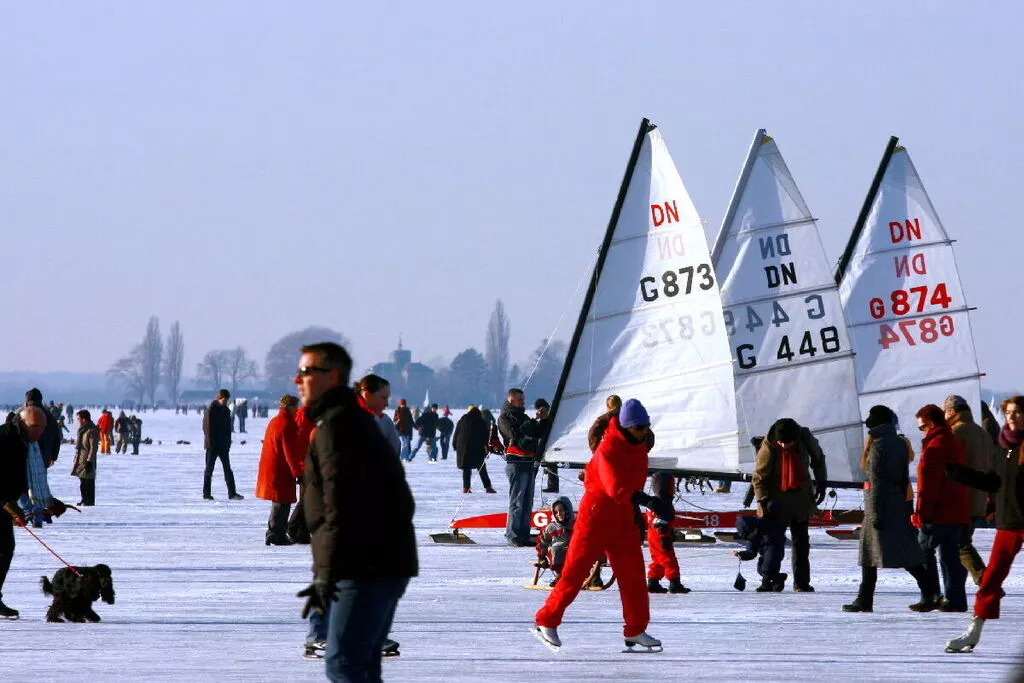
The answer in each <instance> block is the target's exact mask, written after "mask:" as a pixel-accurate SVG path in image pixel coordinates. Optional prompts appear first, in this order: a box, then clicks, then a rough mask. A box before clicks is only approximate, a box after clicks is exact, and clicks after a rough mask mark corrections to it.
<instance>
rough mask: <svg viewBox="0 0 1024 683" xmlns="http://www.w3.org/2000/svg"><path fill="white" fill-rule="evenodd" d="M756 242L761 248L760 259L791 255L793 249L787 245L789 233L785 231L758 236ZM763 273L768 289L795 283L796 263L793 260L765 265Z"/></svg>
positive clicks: (765, 259)
mask: <svg viewBox="0 0 1024 683" xmlns="http://www.w3.org/2000/svg"><path fill="white" fill-rule="evenodd" d="M757 243H758V246H759V247H760V248H761V260H762V261H767V260H769V259H772V260H774V259H776V258H779V257H780V256H791V255H792V254H793V250H792V248H790V246H789V235H788V234H787V233H782V234H781V235H771V236H769V237H760V238H758V240H757ZM764 275H765V278H766V279H767V281H768V289H776V288H777V287H781V286H782V285H795V284H796V283H797V278H796V264H795V263H794V262H793V261H789V262H788V263H780V264H779V265H774V264H772V265H768V266H765V267H764Z"/></svg>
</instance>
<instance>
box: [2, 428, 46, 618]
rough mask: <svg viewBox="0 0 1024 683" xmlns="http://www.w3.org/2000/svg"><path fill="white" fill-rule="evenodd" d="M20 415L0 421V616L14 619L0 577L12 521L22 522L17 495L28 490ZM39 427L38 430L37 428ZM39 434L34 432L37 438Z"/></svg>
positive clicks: (10, 551)
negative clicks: (4, 600)
mask: <svg viewBox="0 0 1024 683" xmlns="http://www.w3.org/2000/svg"><path fill="white" fill-rule="evenodd" d="M24 429H25V426H24V424H23V422H22V420H21V417H20V416H19V417H15V418H14V419H12V420H11V421H10V422H8V423H7V424H4V425H0V506H3V510H0V618H3V619H17V618H18V610H16V609H11V608H10V607H8V606H7V605H5V604H4V603H3V587H4V580H6V578H7V570H8V569H10V568H11V559H12V558H13V557H14V525H15V524H17V525H18V526H25V517H24V513H23V512H22V510H21V508H19V507H18V499H19V498H21V497H22V496H23V495H25V494H26V493H28V460H27V458H28V447H27V446H26V445H25V442H24V440H23V439H22V434H21V432H22V430H24ZM39 431H42V430H39ZM38 438H39V434H35V435H34V439H33V440H37V439H38Z"/></svg>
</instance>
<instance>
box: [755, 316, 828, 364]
mask: <svg viewBox="0 0 1024 683" xmlns="http://www.w3.org/2000/svg"><path fill="white" fill-rule="evenodd" d="M818 336H819V337H820V339H821V346H820V347H819V346H818V345H817V344H815V341H816V340H815V338H814V335H813V334H811V332H810V331H809V330H808V331H806V332H804V333H803V336H802V337H800V342H799V346H797V342H796V341H795V339H796V335H794V341H793V342H792V343H790V341H789V335H788V334H784V335H782V339H781V340H779V349H778V351H777V352H776V353H775V358H776V359H778V360H784V361H786V362H787V363H789V362H792V361H793V359H794V358H796V357H797V356H809V357H811V358H814V356H816V355H817V353H818V351H819V350H820V351H822V352H823V353H838V352H839V351H840V350H841V347H840V343H839V330H838V329H836V328H835V327H833V326H832V325H829V326H828V327H823V328H821V329H820V330H818ZM794 346H796V350H794ZM736 364H737V365H739V367H740V368H741V369H743V370H750V369H751V368H755V367H757V355H756V354H755V353H754V345H753V344H740V345H739V346H737V347H736Z"/></svg>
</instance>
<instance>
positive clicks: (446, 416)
mask: <svg viewBox="0 0 1024 683" xmlns="http://www.w3.org/2000/svg"><path fill="white" fill-rule="evenodd" d="M451 414H452V411H451V409H449V408H448V406H445V407H444V413H443V414H442V415H441V419H440V420H438V421H437V435H438V436H437V439H438V441H440V442H441V459H442V460H447V459H448V446H449V445H450V444H451V441H452V431H453V430H454V429H455V423H454V422H452V418H451Z"/></svg>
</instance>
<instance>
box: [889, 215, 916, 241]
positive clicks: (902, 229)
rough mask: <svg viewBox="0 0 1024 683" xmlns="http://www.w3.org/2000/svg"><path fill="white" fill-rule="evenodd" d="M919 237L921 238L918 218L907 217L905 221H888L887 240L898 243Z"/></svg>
mask: <svg viewBox="0 0 1024 683" xmlns="http://www.w3.org/2000/svg"><path fill="white" fill-rule="evenodd" d="M919 239H921V219H920V218H908V219H906V220H905V221H890V222H889V240H890V241H891V242H892V243H893V244H898V243H900V242H902V241H904V240H906V241H907V242H910V241H911V240H919Z"/></svg>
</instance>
